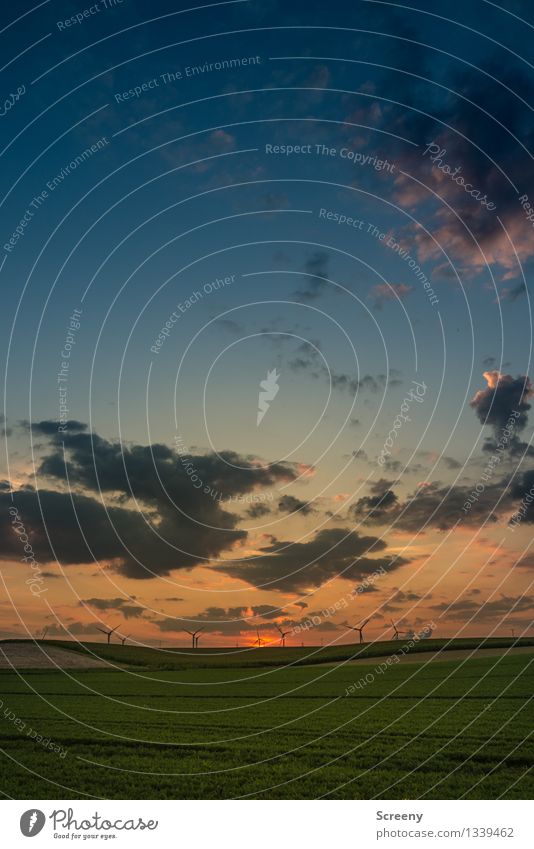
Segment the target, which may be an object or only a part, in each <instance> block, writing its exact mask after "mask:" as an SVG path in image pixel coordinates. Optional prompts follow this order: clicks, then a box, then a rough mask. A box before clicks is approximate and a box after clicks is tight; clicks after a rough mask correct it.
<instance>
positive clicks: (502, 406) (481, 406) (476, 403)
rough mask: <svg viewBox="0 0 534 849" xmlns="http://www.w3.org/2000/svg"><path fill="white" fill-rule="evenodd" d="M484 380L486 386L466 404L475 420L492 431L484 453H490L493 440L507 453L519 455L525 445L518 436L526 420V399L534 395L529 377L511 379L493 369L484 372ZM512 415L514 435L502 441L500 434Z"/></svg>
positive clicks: (508, 375)
mask: <svg viewBox="0 0 534 849" xmlns="http://www.w3.org/2000/svg"><path fill="white" fill-rule="evenodd" d="M484 377H485V379H486V382H487V384H488V386H487V388H486V389H479V390H478V392H477V393H476V394H475V397H474V398H473V400H472V401H470V405H471V407H472V408H473V409H474V410H475V412H476V414H477V416H478V419H479V421H480V422H481V423H482V424H483V425H489V426H490V427H491V428H492V429H493V433H494V438H495V440H494V441H489V444H487V445H486V446H485V450H494V449H495V447H496V442H497V440H501V441H502V442H503V445H504V447H505V448H507V449H508V450H509V451H510V453H512V454H517V453H523V451H524V450H525V449H526V447H527V446H526V444H525V443H521V442H520V440H519V438H518V433H520V432H521V431H522V430H524V428H525V427H526V425H527V421H528V411H529V410H530V407H531V405H530V404H528V403H527V400H526V399H527V398H530V397H532V395H533V394H534V392H533V389H532V384H531V382H530V378H529V377H527V376H526V375H525V376H523V377H516V378H514V377H512V375H510V374H502V373H501V372H500V371H496V370H494V371H485V372H484ZM512 413H514V414H515V415H516V417H515V419H514V420H513V422H515V424H512V425H511V428H513V431H514V432H513V433H512V435H511V436H510V437H508V438H507V439H506V438H505V436H504V435H503V431H504V429H505V427H506V425H507V423H508V421H509V419H510V417H511V415H512Z"/></svg>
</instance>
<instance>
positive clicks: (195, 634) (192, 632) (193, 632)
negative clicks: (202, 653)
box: [182, 628, 204, 649]
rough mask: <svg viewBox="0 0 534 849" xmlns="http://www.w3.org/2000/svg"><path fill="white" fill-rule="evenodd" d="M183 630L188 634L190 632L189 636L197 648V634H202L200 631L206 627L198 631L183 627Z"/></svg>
mask: <svg viewBox="0 0 534 849" xmlns="http://www.w3.org/2000/svg"><path fill="white" fill-rule="evenodd" d="M182 630H183V631H185V633H186V634H189V636H190V637H191V647H192V648H194V649H196V647H197V642H198V639H197V634H200V632H201V631H203V630H204V629H203V628H198V629H197V630H196V631H188V630H187V628H182Z"/></svg>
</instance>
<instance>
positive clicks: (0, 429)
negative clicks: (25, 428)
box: [0, 414, 13, 436]
mask: <svg viewBox="0 0 534 849" xmlns="http://www.w3.org/2000/svg"><path fill="white" fill-rule="evenodd" d="M12 434H13V428H11V427H7V426H6V417H5V416H3V415H2V414H0V436H11V435H12Z"/></svg>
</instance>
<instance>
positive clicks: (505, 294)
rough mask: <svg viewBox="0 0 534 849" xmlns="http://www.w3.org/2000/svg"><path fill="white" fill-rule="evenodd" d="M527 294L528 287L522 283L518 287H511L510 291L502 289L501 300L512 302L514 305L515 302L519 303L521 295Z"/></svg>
mask: <svg viewBox="0 0 534 849" xmlns="http://www.w3.org/2000/svg"><path fill="white" fill-rule="evenodd" d="M526 294H527V287H526V286H525V284H524V283H523V282H521V283H518V284H517V286H511V287H510V288H509V289H507V288H505V289H501V291H500V292H499V300H501V301H510V302H511V303H513V302H514V301H517V299H518V298H520V297H521V295H526Z"/></svg>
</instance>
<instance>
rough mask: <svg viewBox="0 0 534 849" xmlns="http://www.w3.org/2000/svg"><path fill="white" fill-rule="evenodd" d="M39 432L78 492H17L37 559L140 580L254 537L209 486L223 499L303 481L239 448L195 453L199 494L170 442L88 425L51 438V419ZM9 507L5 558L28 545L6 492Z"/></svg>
mask: <svg viewBox="0 0 534 849" xmlns="http://www.w3.org/2000/svg"><path fill="white" fill-rule="evenodd" d="M34 429H36V430H38V431H39V432H41V433H42V434H43V435H47V436H48V438H49V439H50V440H51V442H52V447H51V450H50V451H49V453H48V454H46V455H45V456H44V458H43V460H42V463H41V466H40V469H39V472H40V474H41V475H46V476H48V477H49V478H52V479H55V480H56V481H57V482H58V485H59V486H62V487H64V486H67V484H68V486H69V487H70V489H71V491H70V492H65V491H62V490H53V489H42V490H40V492H39V494H38V495H37V493H36V492H35V491H33V490H32V489H29V488H26V489H20V490H18V491H17V492H16V493H14V504H15V507H17V508H18V509H19V510H20V512H21V518H22V521H23V523H24V525H25V526H26V530H27V531H29V532H30V533H31V538H32V544H33V548H34V551H35V556H36V558H37V559H38V560H39V561H40V562H43V563H48V562H51V561H53V560H55V559H58V560H59V561H60V562H62V563H90V562H93V561H94V560H97V561H101V560H112V561H114V565H115V566H116V567H117V568H119V569H120V571H121V572H123V574H125V575H127V576H129V577H132V578H150V577H152V576H153V575H166V574H169V572H171V571H172V570H174V569H191V568H192V567H194V566H196V565H199V564H201V563H206V562H207V561H209V560H210V559H212V558H218V557H219V556H220V554H221V552H223V551H227V550H228V549H231V548H232V547H233V546H234V545H235V544H236V543H238V542H240V541H242V540H244V539H245V538H246V536H247V534H246V532H245V531H241V530H239V529H238V528H237V523H238V521H239V517H238V516H236V515H235V514H232V513H229V512H227V511H225V510H224V509H223V506H222V505H223V503H224V502H221V501H220V500H219V499H218V498H213V497H211V495H210V494H206V493H205V492H204V487H208V488H209V492H215V493H222V494H223V495H233V494H243V493H247V492H251V491H253V490H256V489H260V488H262V487H270V486H272V485H273V484H274V483H275V482H279V481H283V482H290V481H292V480H294V479H295V477H296V475H297V472H296V471H295V470H294V468H293V467H292V466H291V465H290V464H286V463H275V464H273V465H271V466H269V467H265V466H263V465H261V464H260V463H259V462H258V461H257V460H255V459H254V458H244V457H240V456H239V455H238V454H236V453H235V452H230V451H227V452H221V454H220V455H219V456H216V455H214V454H207V455H191V456H189V457H188V458H187V462H188V463H191V466H192V468H193V469H194V470H195V474H196V475H197V477H198V479H199V480H200V481H201V482H202V489H198V488H195V486H194V485H193V483H192V480H191V479H190V477H189V476H188V474H187V471H186V467H185V465H184V458H183V457H180V456H178V455H177V454H176V453H175V452H174V451H173V450H172V449H171V448H169V447H168V446H166V445H160V444H153V445H149V446H143V445H128V446H126V445H121V444H120V443H118V442H110V441H108V440H106V439H103V438H102V437H100V436H99V435H98V434H95V433H92V434H91V433H86V432H84V428H79V429H78V432H76V433H69V432H68V433H64V434H63V433H62V434H60V435H58V434H57V430H56V431H54V432H53V434H50V428H49V423H47V422H44V423H43V422H41V423H38V424H37V425H34ZM60 442H63V445H62V446H60V445H59V444H58V443H60ZM63 448H64V453H63ZM237 467H239V468H237ZM90 493H95V497H92V496H91V495H90ZM97 494H98V495H97ZM1 501H3V502H5V504H4V506H5V508H6V509H4V510H3V511H2V513H1V517H0V530H1V531H3V532H4V533H3V534H2V543H1V544H0V558H3V559H7V558H9V559H13V558H15V559H19V557H20V543H19V541H18V540H17V538H16V535H15V534H14V533H13V531H12V528H11V526H10V520H9V516H8V514H7V509H8V507H9V506H11V497H10V494H9V492H8V490H7V489H2V490H0V502H1ZM141 510H142V512H141ZM41 511H42V513H41ZM45 528H46V532H45ZM49 540H50V541H49Z"/></svg>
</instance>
